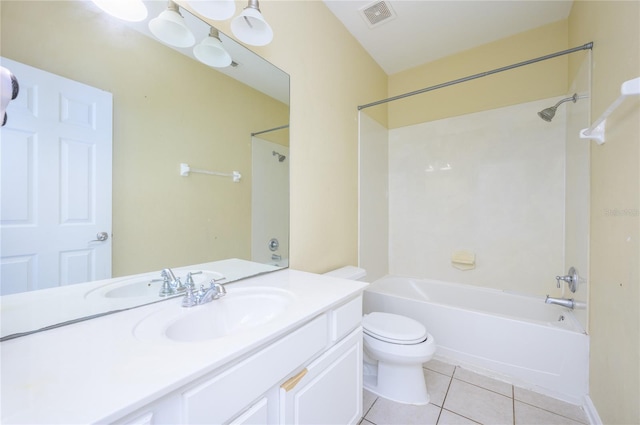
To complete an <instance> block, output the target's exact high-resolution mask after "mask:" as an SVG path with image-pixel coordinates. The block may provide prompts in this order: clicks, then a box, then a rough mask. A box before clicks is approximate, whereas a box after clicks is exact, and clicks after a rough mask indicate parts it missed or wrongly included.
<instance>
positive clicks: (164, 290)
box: [158, 274, 174, 297]
mask: <svg viewBox="0 0 640 425" xmlns="http://www.w3.org/2000/svg"><path fill="white" fill-rule="evenodd" d="M173 294H174V292H173V289H172V288H171V282H170V281H169V276H166V275H164V274H163V275H162V287H161V288H160V293H159V294H158V295H160V296H161V297H168V296H169V295H173Z"/></svg>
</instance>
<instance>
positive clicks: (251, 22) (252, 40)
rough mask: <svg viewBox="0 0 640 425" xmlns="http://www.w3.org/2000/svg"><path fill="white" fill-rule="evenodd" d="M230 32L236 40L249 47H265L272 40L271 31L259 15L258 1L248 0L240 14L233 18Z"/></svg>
mask: <svg viewBox="0 0 640 425" xmlns="http://www.w3.org/2000/svg"><path fill="white" fill-rule="evenodd" d="M231 31H232V32H233V35H235V36H236V37H237V38H238V40H240V41H242V42H243V43H246V44H249V45H251V46H265V45H267V44H269V43H270V42H271V40H273V30H272V29H271V27H270V26H269V24H268V23H267V21H265V20H264V17H263V16H262V13H260V6H259V4H258V0H249V4H248V5H247V7H245V8H244V10H243V11H242V13H240V14H239V15H238V16H236V17H235V18H233V20H232V21H231Z"/></svg>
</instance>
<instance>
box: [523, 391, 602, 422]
mask: <svg viewBox="0 0 640 425" xmlns="http://www.w3.org/2000/svg"><path fill="white" fill-rule="evenodd" d="M554 400H555V399H554ZM516 401H518V402H520V403H522V404H526V405H527V406H531V407H535V408H536V409H540V410H544V411H545V412H548V413H553V414H554V415H556V416H560V417H562V418H565V419H569V420H572V421H574V422H579V423H581V424H584V425H588V423H589V422H583V421H582V420H579V419H576V418H572V417H571V416H566V415H563V414H561V413H558V412H554V411H553V410H549V409H545V408H544V407H540V406H537V405H535V404H531V403H527V402H526V401H522V400H520V399H516V398H515V397H514V398H513V404H514V406H515V403H516ZM578 407H580V406H578ZM514 408H515V407H514Z"/></svg>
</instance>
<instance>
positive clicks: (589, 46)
mask: <svg viewBox="0 0 640 425" xmlns="http://www.w3.org/2000/svg"><path fill="white" fill-rule="evenodd" d="M591 49H593V41H592V42H589V43H587V44H584V45H582V46H578V47H574V48H572V49H567V50H563V51H561V52H556V53H551V54H549V55H545V56H540V57H539V58H535V59H529V60H527V61H524V62H518V63H514V64H513V65H508V66H503V67H502V68H496V69H493V70H491V71H486V72H481V73H479V74H474V75H470V76H468V77H463V78H458V79H457V80H453V81H449V82H446V83H441V84H436V85H435V86H431V87H426V88H424V89H420V90H416V91H412V92H409V93H404V94H399V95H397V96H393V97H389V98H387V99H382V100H378V101H376V102H371V103H367V104H366V105H359V106H358V111H361V110H362V109H365V108H370V107H372V106H377V105H381V104H383V103H388V102H392V101H394V100H399V99H404V98H405V97H409V96H414V95H416V94H421V93H426V92H428V91H432V90H437V89H441V88H443V87H448V86H453V85H454V84H458V83H464V82H465V81H470V80H475V79H476V78H480V77H486V76H487V75H491V74H497V73H498V72H502V71H508V70H510V69H513V68H518V67H521V66H524V65H530V64H532V63H536V62H541V61H544V60H547V59H553V58H556V57H558V56H563V55H567V54H569V53H573V52H577V51H580V50H591Z"/></svg>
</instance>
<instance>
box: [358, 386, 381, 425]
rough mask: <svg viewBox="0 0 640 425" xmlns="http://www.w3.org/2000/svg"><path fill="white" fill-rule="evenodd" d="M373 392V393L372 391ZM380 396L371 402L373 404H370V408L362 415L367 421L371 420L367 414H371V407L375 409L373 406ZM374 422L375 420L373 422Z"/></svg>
mask: <svg viewBox="0 0 640 425" xmlns="http://www.w3.org/2000/svg"><path fill="white" fill-rule="evenodd" d="M372 394H373V393H372ZM379 398H380V396H376V399H375V400H373V403H371V406H369V408H368V409H367V411H366V412H365V413H364V414H363V415H362V419H365V420H366V421H367V422H371V421H370V420H368V419H367V415H368V414H369V412H370V411H371V409H373V406H374V405H375V404H376V403H377V402H378V399H379ZM371 423H373V422H371Z"/></svg>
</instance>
